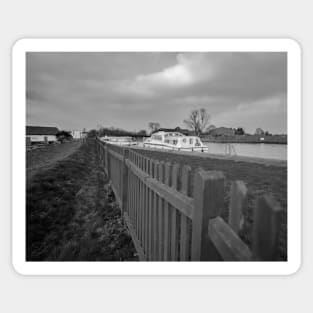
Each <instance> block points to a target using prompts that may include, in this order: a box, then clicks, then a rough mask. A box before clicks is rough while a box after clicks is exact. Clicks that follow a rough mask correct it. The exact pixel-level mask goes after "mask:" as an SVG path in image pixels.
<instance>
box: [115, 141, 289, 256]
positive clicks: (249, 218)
mask: <svg viewBox="0 0 313 313" xmlns="http://www.w3.org/2000/svg"><path fill="white" fill-rule="evenodd" d="M115 149H116V148H115ZM117 149H118V147H117ZM137 151H138V152H140V153H142V154H144V155H146V156H147V157H149V158H152V159H157V160H161V161H170V162H177V163H179V164H181V165H184V164H188V165H190V166H191V167H192V169H197V168H199V167H201V168H203V169H204V170H208V171H209V170H215V171H222V172H223V173H224V175H225V198H224V208H223V211H222V217H223V218H224V219H225V220H226V221H227V219H228V207H229V193H230V192H229V191H230V185H231V182H232V181H235V180H242V181H244V182H245V184H246V186H247V188H248V199H247V203H246V205H245V207H244V208H243V214H244V219H245V222H244V226H243V229H242V230H241V232H240V237H241V238H242V239H243V240H244V241H245V242H246V243H247V244H248V245H251V237H252V226H253V208H254V207H255V202H256V199H257V197H258V196H261V195H264V194H269V195H271V196H272V197H273V198H274V199H275V200H276V201H277V202H278V203H280V205H281V206H282V208H283V209H284V213H283V223H282V225H281V229H280V256H279V257H280V260H286V259H287V167H286V166H275V165H269V164H266V163H265V164H262V163H253V162H244V161H236V160H225V159H220V158H214V157H200V156H198V157H197V156H192V155H184V154H179V153H175V154H174V153H168V152H164V151H155V150H153V151H152V150H145V149H137ZM269 163H270V162H269ZM193 173H194V172H193ZM191 187H192V188H193V186H191ZM192 192H193V190H192Z"/></svg>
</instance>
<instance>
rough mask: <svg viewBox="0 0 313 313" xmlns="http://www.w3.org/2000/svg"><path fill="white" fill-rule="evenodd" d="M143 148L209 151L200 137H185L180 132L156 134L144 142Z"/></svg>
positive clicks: (160, 132)
mask: <svg viewBox="0 0 313 313" xmlns="http://www.w3.org/2000/svg"><path fill="white" fill-rule="evenodd" d="M143 146H144V147H148V148H158V149H167V150H177V151H199V152H207V151H208V147H207V146H206V145H204V144H203V143H202V142H201V140H200V138H199V137H197V136H185V135H183V134H181V133H179V132H164V131H159V132H156V133H154V134H153V135H151V137H150V138H148V139H146V140H145V141H144V142H143Z"/></svg>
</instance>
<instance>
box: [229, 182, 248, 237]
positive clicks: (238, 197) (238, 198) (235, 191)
mask: <svg viewBox="0 0 313 313" xmlns="http://www.w3.org/2000/svg"><path fill="white" fill-rule="evenodd" d="M246 198H247V187H246V185H245V183H244V182H243V181H241V180H237V181H234V182H232V184H231V188H230V206H229V217H228V224H229V225H230V226H231V227H232V229H233V230H234V232H235V233H236V234H238V232H239V230H240V227H241V223H242V207H243V205H244V202H245V201H246Z"/></svg>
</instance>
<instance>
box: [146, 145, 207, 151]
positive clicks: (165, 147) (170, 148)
mask: <svg viewBox="0 0 313 313" xmlns="http://www.w3.org/2000/svg"><path fill="white" fill-rule="evenodd" d="M143 146H144V147H146V148H152V149H160V150H174V151H185V152H208V150H209V148H208V147H206V146H201V147H188V148H184V147H175V146H171V145H166V144H155V143H144V144H143Z"/></svg>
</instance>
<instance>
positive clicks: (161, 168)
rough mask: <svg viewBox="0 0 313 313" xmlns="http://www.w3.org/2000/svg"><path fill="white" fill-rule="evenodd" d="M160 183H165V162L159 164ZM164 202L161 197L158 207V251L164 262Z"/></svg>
mask: <svg viewBox="0 0 313 313" xmlns="http://www.w3.org/2000/svg"><path fill="white" fill-rule="evenodd" d="M159 181H160V182H161V183H163V182H164V162H160V163H159ZM163 208H164V200H163V199H162V198H161V197H159V206H158V224H159V228H158V235H159V238H158V239H159V240H158V247H159V251H158V260H159V261H162V260H163V249H164V248H163V246H164V241H163V227H164V223H163V216H164V211H163Z"/></svg>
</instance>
